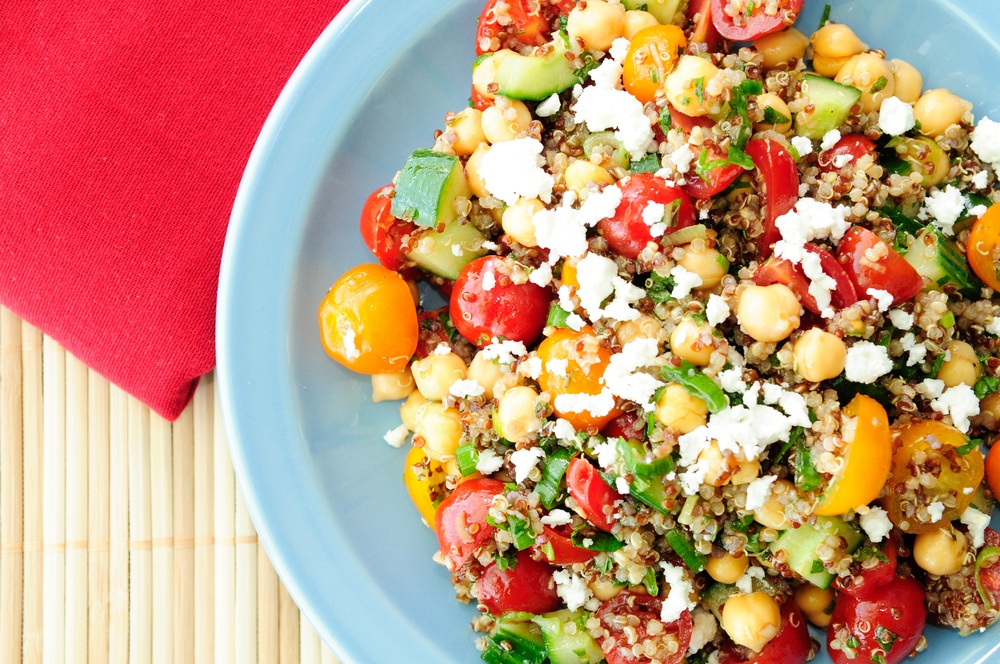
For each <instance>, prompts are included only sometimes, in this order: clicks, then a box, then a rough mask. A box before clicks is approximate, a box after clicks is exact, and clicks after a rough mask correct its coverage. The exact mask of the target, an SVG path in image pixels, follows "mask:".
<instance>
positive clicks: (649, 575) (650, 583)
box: [642, 567, 660, 597]
mask: <svg viewBox="0 0 1000 664" xmlns="http://www.w3.org/2000/svg"><path fill="white" fill-rule="evenodd" d="M642 585H644V586H646V592H648V593H649V594H650V595H652V596H653V597H656V596H657V595H659V594H660V586H659V585H658V584H657V583H656V570H655V569H654V568H652V567H650V568H649V569H647V570H646V574H645V576H643V577H642Z"/></svg>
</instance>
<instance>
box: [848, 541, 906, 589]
mask: <svg viewBox="0 0 1000 664" xmlns="http://www.w3.org/2000/svg"><path fill="white" fill-rule="evenodd" d="M882 555H883V556H885V560H884V561H883V560H876V563H875V566H874V567H867V566H866V565H865V563H864V561H856V562H854V563H852V564H851V573H850V574H849V575H847V576H838V577H837V578H836V579H834V580H833V585H834V587H835V588H836V589H837V590H839V591H840V592H842V593H845V594H847V595H852V596H854V597H858V598H866V597H871V596H872V595H873V594H875V593H876V592H882V590H881V589H882V588H883V587H884V586H886V585H888V584H889V583H890V582H891V581H892V580H893V579H895V578H896V565H897V563H898V561H899V542H898V541H897V540H896V538H895V537H891V536H890V537H889V539H888V540H886V543H885V544H883V545H882ZM867 564H869V565H870V564H871V563H867Z"/></svg>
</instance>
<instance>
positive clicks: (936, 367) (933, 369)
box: [930, 353, 944, 376]
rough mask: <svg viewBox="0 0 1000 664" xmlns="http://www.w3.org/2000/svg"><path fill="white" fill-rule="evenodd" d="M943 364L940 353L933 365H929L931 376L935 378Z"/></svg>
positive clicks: (942, 354)
mask: <svg viewBox="0 0 1000 664" xmlns="http://www.w3.org/2000/svg"><path fill="white" fill-rule="evenodd" d="M942 364H944V353H941V354H940V355H938V356H937V357H936V358H934V364H933V365H931V373H930V375H931V376H937V375H938V372H939V371H941V365H942Z"/></svg>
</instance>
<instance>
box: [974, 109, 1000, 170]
mask: <svg viewBox="0 0 1000 664" xmlns="http://www.w3.org/2000/svg"><path fill="white" fill-rule="evenodd" d="M969 147H971V148H972V151H973V152H975V153H976V154H977V155H979V158H980V159H982V160H983V161H985V162H987V163H988V164H990V165H991V166H992V167H993V170H995V171H1000V122H994V121H993V120H990V119H989V118H983V119H982V120H980V121H979V122H978V123H977V124H976V128H975V129H974V130H973V131H972V143H970V144H969Z"/></svg>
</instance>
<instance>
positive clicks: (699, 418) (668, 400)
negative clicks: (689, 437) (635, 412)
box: [656, 383, 708, 433]
mask: <svg viewBox="0 0 1000 664" xmlns="http://www.w3.org/2000/svg"><path fill="white" fill-rule="evenodd" d="M656 421H657V422H659V423H660V424H662V425H663V426H665V427H669V428H671V429H674V430H675V431H679V432H680V433H690V432H692V431H694V430H695V429H697V428H698V427H700V426H704V424H705V423H706V422H708V405H707V404H706V403H705V402H704V401H702V400H701V399H699V398H698V397H696V396H694V395H693V394H691V393H690V392H688V391H687V389H685V388H684V386H683V385H681V384H680V383H667V385H666V387H664V388H663V394H661V395H660V398H659V400H658V401H657V402H656Z"/></svg>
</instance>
